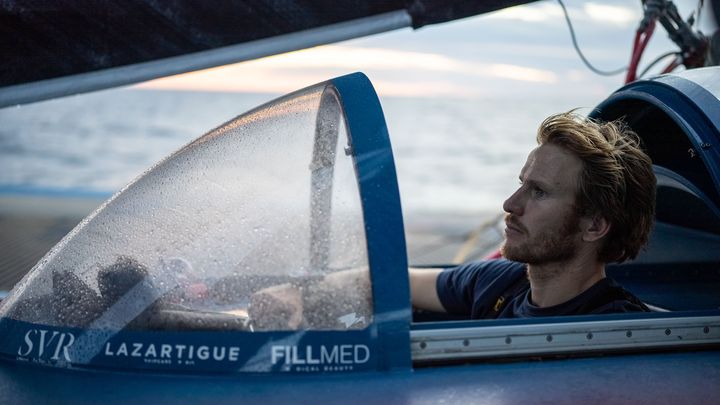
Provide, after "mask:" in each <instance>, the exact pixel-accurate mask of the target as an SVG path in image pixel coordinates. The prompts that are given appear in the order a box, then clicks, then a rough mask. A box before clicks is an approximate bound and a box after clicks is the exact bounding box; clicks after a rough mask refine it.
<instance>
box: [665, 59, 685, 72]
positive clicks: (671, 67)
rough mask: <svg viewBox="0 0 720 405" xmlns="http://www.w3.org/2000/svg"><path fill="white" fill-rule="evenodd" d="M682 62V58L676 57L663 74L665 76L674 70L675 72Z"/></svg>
mask: <svg viewBox="0 0 720 405" xmlns="http://www.w3.org/2000/svg"><path fill="white" fill-rule="evenodd" d="M681 60H682V59H681V58H680V57H676V58H675V59H673V61H672V62H670V64H669V65H667V67H666V68H665V69H663V71H662V73H663V74H664V73H670V72H672V71H673V70H675V68H676V67H678V66H680V61H681Z"/></svg>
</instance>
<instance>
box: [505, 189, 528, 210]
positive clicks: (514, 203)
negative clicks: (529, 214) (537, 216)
mask: <svg viewBox="0 0 720 405" xmlns="http://www.w3.org/2000/svg"><path fill="white" fill-rule="evenodd" d="M503 210H504V211H505V212H507V213H509V214H515V215H522V214H523V198H522V187H520V188H519V189H517V190H516V191H515V192H514V193H512V195H510V197H508V199H507V200H505V202H504V203H503Z"/></svg>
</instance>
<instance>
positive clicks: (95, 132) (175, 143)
mask: <svg viewBox="0 0 720 405" xmlns="http://www.w3.org/2000/svg"><path fill="white" fill-rule="evenodd" d="M277 96H278V95H273V94H246V93H211V92H187V91H167V90H147V89H138V88H122V89H114V90H107V91H101V92H95V93H91V94H85V95H78V96H71V97H66V98H61V99H56V100H51V101H46V102H40V103H35V104H28V105H24V106H19V107H10V108H5V109H0V192H6V193H7V192H14V193H15V192H36V191H55V192H66V191H69V192H82V193H89V194H98V195H104V194H107V195H108V196H109V195H110V194H112V193H114V192H115V191H117V190H119V189H120V188H122V187H123V186H124V185H125V184H127V183H128V182H130V181H131V180H133V179H134V178H135V177H137V176H138V175H139V174H141V173H142V172H143V171H144V170H146V169H147V168H148V167H150V166H151V165H153V164H154V163H155V162H157V161H158V160H160V159H162V158H163V157H165V156H167V155H169V154H171V153H172V152H174V151H175V150H177V149H179V148H181V147H182V146H184V145H185V144H187V143H188V142H190V141H192V140H194V139H195V138H198V137H200V136H201V135H203V134H204V133H206V132H208V131H209V130H211V129H213V128H215V127H217V126H218V125H220V124H222V123H224V122H226V121H228V120H230V119H232V118H234V117H236V116H238V115H240V114H242V113H243V112H245V111H248V110H249V109H251V108H253V107H255V106H258V105H260V104H262V103H265V102H267V101H270V100H272V99H274V98H276V97H277ZM600 101H601V100H587V99H576V100H572V99H547V98H542V99H531V98H527V99H518V98H508V99H472V100H466V99H449V98H397V97H381V103H382V106H383V110H384V112H385V118H386V121H387V125H388V129H389V133H390V138H391V142H392V145H393V152H394V156H395V162H396V166H397V175H398V181H399V184H400V192H401V198H402V204H403V209H404V210H405V211H406V212H414V213H418V212H420V213H424V212H430V213H445V212H452V213H458V214H472V213H474V212H499V211H500V210H501V209H502V202H503V200H504V199H505V198H506V197H507V196H508V195H509V194H510V193H512V191H513V190H514V189H515V188H516V187H517V183H518V181H517V176H518V174H519V171H520V169H521V167H522V165H523V164H524V162H525V158H526V156H527V153H528V152H529V151H530V150H531V149H532V148H533V147H534V145H535V131H536V129H537V126H538V124H539V123H540V122H541V121H542V120H543V119H544V118H545V117H546V116H548V115H550V114H552V113H556V112H561V111H567V110H570V109H572V108H576V107H592V106H594V105H595V104H597V103H598V102H600ZM587 111H589V109H588V108H585V109H583V110H580V112H587Z"/></svg>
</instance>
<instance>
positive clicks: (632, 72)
mask: <svg viewBox="0 0 720 405" xmlns="http://www.w3.org/2000/svg"><path fill="white" fill-rule="evenodd" d="M654 31H655V21H654V20H653V21H650V24H648V26H647V28H645V31H643V32H636V33H635V41H634V42H633V53H632V57H631V58H630V65H629V66H628V71H627V75H626V76H625V84H628V83H630V82H634V81H635V79H636V78H637V67H638V64H639V63H640V58H641V57H642V54H643V52H645V47H647V44H648V42H650V37H652V34H653V32H654ZM641 38H642V39H641Z"/></svg>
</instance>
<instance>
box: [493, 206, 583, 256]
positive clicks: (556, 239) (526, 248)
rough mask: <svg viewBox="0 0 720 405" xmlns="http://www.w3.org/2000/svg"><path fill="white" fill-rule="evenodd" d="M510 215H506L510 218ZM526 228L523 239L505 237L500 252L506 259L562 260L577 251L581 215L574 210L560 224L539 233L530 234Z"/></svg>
mask: <svg viewBox="0 0 720 405" xmlns="http://www.w3.org/2000/svg"><path fill="white" fill-rule="evenodd" d="M510 215H511V214H508V215H507V217H506V218H507V219H508V220H510ZM524 230H525V231H526V232H525V233H524V234H523V235H524V236H525V240H523V241H520V242H514V243H510V242H509V241H508V240H507V238H506V239H505V243H504V244H503V246H502V247H501V248H500V253H502V255H503V256H504V257H505V258H506V259H508V260H513V261H516V262H521V263H527V264H533V265H538V264H545V263H552V262H562V261H565V260H568V259H570V258H571V257H573V256H574V255H575V253H576V252H577V242H576V241H575V238H574V236H575V235H576V234H577V233H578V232H579V231H580V215H578V213H577V212H576V211H574V210H573V211H571V212H570V213H569V214H567V215H566V216H565V217H564V218H563V219H562V222H561V223H560V224H559V226H555V227H552V228H546V229H544V230H542V231H541V232H540V233H538V234H537V235H530V233H529V232H527V228H524Z"/></svg>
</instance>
